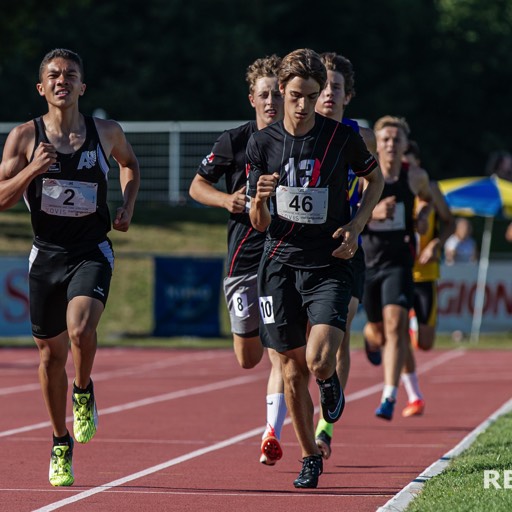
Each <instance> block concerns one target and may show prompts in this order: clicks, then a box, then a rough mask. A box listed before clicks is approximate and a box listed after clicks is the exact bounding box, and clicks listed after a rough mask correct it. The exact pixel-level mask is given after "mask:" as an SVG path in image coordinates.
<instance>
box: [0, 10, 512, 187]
mask: <svg viewBox="0 0 512 512" xmlns="http://www.w3.org/2000/svg"><path fill="white" fill-rule="evenodd" d="M2 7H3V11H2V17H0V92H1V94H2V98H3V99H4V102H3V108H2V113H1V119H0V120H1V121H24V120H26V119H30V118H31V117H34V116H36V115H39V114H40V113H42V111H43V109H44V108H45V103H44V101H42V100H41V98H39V97H38V95H37V93H36V91H35V87H34V86H35V83H36V82H37V70H38V67H39V62H40V61H41V59H42V57H43V55H44V54H45V53H46V52H47V51H48V50H50V49H52V48H55V47H69V48H71V49H74V50H75V51H77V52H78V53H80V54H81V55H82V57H83V59H84V62H85V70H86V83H87V85H88V89H87V92H86V94H85V96H84V98H83V99H82V100H81V101H82V109H83V110H84V111H85V112H89V113H90V112H92V111H93V110H94V109H95V108H98V107H101V108H103V109H105V110H106V111H107V112H108V114H109V116H111V117H113V118H115V119H119V120H214V119H223V120H227V119H247V118H250V117H252V115H253V113H252V109H251V108H250V106H249V104H248V101H247V92H248V91H247V86H246V83H245V79H244V77H245V71H246V68H247V65H248V64H249V63H250V62H252V61H253V60H254V59H255V58H257V57H261V56H263V55H269V54H271V53H277V54H280V55H285V54H286V53H288V52H289V51H291V50H294V49H295V48H300V47H311V48H314V49H315V50H317V51H318V52H323V51H337V52H339V53H342V54H344V55H346V56H347V57H349V58H350V59H351V60H352V62H353V63H354V66H355V70H356V90H357V97H356V98H355V99H354V101H353V102H352V104H351V105H350V106H349V109H348V111H347V113H348V115H350V116H352V117H360V118H365V119H368V120H369V121H370V122H371V123H373V122H374V121H375V120H376V119H377V118H378V117H380V116H381V115H385V114H393V115H400V116H404V117H406V118H407V120H408V121H409V123H410V125H411V128H412V134H411V135H412V137H414V138H415V139H417V140H418V142H419V144H420V146H421V148H422V152H423V163H424V165H425V167H426V168H427V169H428V170H429V171H430V172H431V174H432V176H433V177H436V178H444V177H447V176H456V175H466V174H469V175H475V174H481V173H483V169H484V167H485V161H486V158H487V155H488V154H489V152H490V151H492V150H495V149H500V148H505V149H512V148H510V147H509V144H510V141H509V128H508V119H509V118H510V110H511V107H510V105H512V101H511V100H512V98H511V95H512V91H511V89H510V87H509V84H510V83H512V81H511V78H512V77H511V76H510V75H511V73H512V62H511V60H512V3H510V2H509V1H508V0H434V1H432V0H414V1H411V0H387V1H386V2H382V1H381V0H365V1H354V2H342V1H332V0H319V1H316V2H313V3H312V2H311V1H310V0H308V1H306V0H293V1H292V0H252V1H250V2H240V1H239V0H216V1H212V0H188V1H186V0H146V1H142V2H141V1H140V0H137V1H135V0H123V2H114V1H108V0H105V1H102V2H98V1H94V0H73V1H71V0H52V1H50V2H46V3H41V2H36V1H35V0H7V1H6V2H4V3H3V4H2ZM6 98H7V100H6Z"/></svg>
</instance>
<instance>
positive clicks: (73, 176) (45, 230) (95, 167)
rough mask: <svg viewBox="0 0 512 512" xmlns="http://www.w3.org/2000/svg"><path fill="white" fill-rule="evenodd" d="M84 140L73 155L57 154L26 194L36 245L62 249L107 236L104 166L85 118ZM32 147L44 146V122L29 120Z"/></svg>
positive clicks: (94, 133)
mask: <svg viewBox="0 0 512 512" xmlns="http://www.w3.org/2000/svg"><path fill="white" fill-rule="evenodd" d="M84 119H85V126H86V136H85V141H84V143H83V145H82V146H81V147H80V149H78V150H77V151H75V152H74V153H69V154H64V153H58V156H57V162H56V163H55V164H53V165H52V166H51V167H50V168H49V169H48V171H47V172H45V173H44V174H41V175H39V176H37V177H36V178H35V179H34V180H32V182H31V183H30V185H29V186H28V188H27V190H26V191H25V194H24V198H25V202H26V203H27V206H28V208H29V210H30V214H31V220H32V228H33V230H34V239H35V241H36V242H37V241H39V242H44V243H47V244H51V245H56V246H59V247H64V248H71V247H74V246H78V245H83V244H88V243H91V244H95V243H99V242H102V241H103V240H105V239H106V236H107V233H108V232H109V231H110V225H111V224H110V222H111V221H110V213H109V210H108V204H107V178H108V171H109V165H108V161H107V158H106V156H105V152H104V151H103V148H102V146H101V142H100V139H99V135H98V131H97V130H96V124H95V122H94V119H93V118H92V117H90V116H84ZM34 125H35V130H36V137H35V146H34V151H33V152H32V157H31V159H30V161H32V160H33V159H34V152H35V149H36V148H37V146H38V145H39V143H40V142H46V143H48V142H49V140H48V138H47V136H46V131H45V126H44V122H43V119H42V118H41V117H38V118H37V119H34Z"/></svg>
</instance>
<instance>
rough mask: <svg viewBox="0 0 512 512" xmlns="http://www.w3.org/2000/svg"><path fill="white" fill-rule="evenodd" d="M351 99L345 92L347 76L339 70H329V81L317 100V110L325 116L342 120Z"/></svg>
mask: <svg viewBox="0 0 512 512" xmlns="http://www.w3.org/2000/svg"><path fill="white" fill-rule="evenodd" d="M349 101H350V96H347V95H346V93H345V78H344V77H343V75H342V74H341V73H340V72H338V71H332V70H328V71H327V82H326V84H325V87H324V89H323V90H322V92H321V93H320V96H319V97H318V101H317V102H316V111H317V112H318V113H319V114H322V115H323V116H325V117H330V118H331V119H335V120H336V121H341V119H342V118H343V111H344V110H345V107H346V106H347V105H348V103H349Z"/></svg>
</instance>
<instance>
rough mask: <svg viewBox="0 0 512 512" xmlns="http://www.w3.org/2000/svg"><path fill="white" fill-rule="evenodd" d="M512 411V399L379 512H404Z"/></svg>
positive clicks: (378, 510)
mask: <svg viewBox="0 0 512 512" xmlns="http://www.w3.org/2000/svg"><path fill="white" fill-rule="evenodd" d="M510 411H512V398H511V399H510V400H509V401H508V402H506V403H505V404H503V405H502V406H501V407H500V408H499V409H498V410H497V411H496V412H494V413H493V414H491V416H489V417H488V418H487V419H486V420H484V421H483V422H482V423H480V425H478V427H476V428H475V429H474V430H473V431H471V432H470V433H469V434H468V435H467V436H466V437H465V438H464V439H463V440H462V441H461V442H460V443H459V444H458V445H456V446H455V447H454V448H452V449H451V450H450V451H448V452H446V453H445V454H444V455H443V456H442V457H441V458H439V459H438V460H436V461H435V462H434V463H432V464H431V465H430V466H429V467H428V468H427V469H425V470H424V471H423V473H421V474H420V475H418V476H417V477H416V478H415V479H414V480H413V481H412V482H410V483H409V484H408V485H406V486H405V487H404V488H403V489H402V490H401V491H400V492H399V493H398V494H396V495H395V496H394V497H393V498H391V499H390V500H389V501H388V502H387V503H386V504H385V505H383V506H382V507H380V508H378V509H377V512H402V511H403V510H405V509H406V508H407V506H408V505H409V504H410V503H411V501H412V500H413V499H414V498H415V497H416V496H417V495H418V494H419V493H420V492H421V490H422V489H423V485H424V484H425V482H426V481H428V480H430V479H431V478H432V477H434V476H437V475H439V474H440V473H442V472H443V471H444V470H445V469H446V468H447V467H448V464H449V463H450V461H451V460H452V459H453V458H455V457H457V456H458V455H460V454H461V453H462V452H463V451H464V450H466V449H467V448H469V447H470V446H471V445H472V444H473V442H474V441H475V439H476V438H477V437H478V435H479V434H481V433H482V432H483V431H484V430H486V429H487V428H488V427H489V426H490V425H491V424H492V423H494V422H495V421H496V420H497V419H498V418H499V417H500V416H503V415H504V414H507V413H509V412H510Z"/></svg>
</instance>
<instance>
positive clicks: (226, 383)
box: [0, 371, 268, 437]
mask: <svg viewBox="0 0 512 512" xmlns="http://www.w3.org/2000/svg"><path fill="white" fill-rule="evenodd" d="M265 378H268V372H267V371H265V372H257V373H256V372H252V373H251V374H250V375H246V376H243V377H236V378H233V379H227V380H221V381H219V382H215V383H213V384H205V385H203V386H196V387H195V388H188V389H182V390H179V391H171V392H169V393H164V394H162V395H156V396H153V397H150V398H143V399H141V400H134V401H133V402H127V403H125V404H121V405H114V406H112V407H107V408H105V409H100V410H99V411H98V414H99V416H105V415H107V414H114V413H117V412H123V411H128V410H130V409H135V408H137V407H145V406H147V405H153V404H157V403H160V402H167V401H169V400H176V399H177V398H183V397H188V396H192V395H199V394H201V393H209V392H211V391H218V390H219V389H225V388H228V387H231V386H239V385H241V384H248V383H251V382H255V381H257V380H261V379H265ZM69 421H73V416H68V417H67V418H66V422H69ZM49 426H51V424H50V422H49V421H43V422H41V423H35V424H33V425H26V426H24V427H18V428H13V429H10V430H4V431H3V432H0V437H8V436H12V435H15V434H21V433H23V432H32V431H33V430H38V429H40V428H45V427H49Z"/></svg>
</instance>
